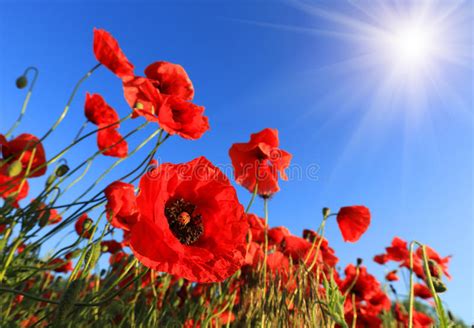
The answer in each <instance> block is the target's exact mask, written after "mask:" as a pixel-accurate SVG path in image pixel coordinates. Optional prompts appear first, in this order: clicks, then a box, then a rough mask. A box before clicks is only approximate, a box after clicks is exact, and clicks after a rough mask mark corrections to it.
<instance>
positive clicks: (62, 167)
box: [55, 164, 69, 177]
mask: <svg viewBox="0 0 474 328" xmlns="http://www.w3.org/2000/svg"><path fill="white" fill-rule="evenodd" d="M68 172H69V166H67V165H66V164H62V165H60V166H58V167H57V168H56V172H55V173H56V176H57V177H62V176H64V175H66V173H68Z"/></svg>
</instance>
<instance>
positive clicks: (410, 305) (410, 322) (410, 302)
mask: <svg viewBox="0 0 474 328" xmlns="http://www.w3.org/2000/svg"><path fill="white" fill-rule="evenodd" d="M414 245H415V242H413V241H412V242H411V243H410V293H409V296H408V328H413V310H414V305H415V295H414V290H413V247H414Z"/></svg>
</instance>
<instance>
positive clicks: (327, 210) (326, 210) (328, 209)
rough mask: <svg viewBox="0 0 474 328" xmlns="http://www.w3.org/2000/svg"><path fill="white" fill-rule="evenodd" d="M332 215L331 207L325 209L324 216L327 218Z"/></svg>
mask: <svg viewBox="0 0 474 328" xmlns="http://www.w3.org/2000/svg"><path fill="white" fill-rule="evenodd" d="M329 214H331V209H330V208H329V207H323V216H324V217H325V218H327V217H328V216H329Z"/></svg>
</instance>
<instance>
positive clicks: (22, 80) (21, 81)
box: [15, 75, 28, 89]
mask: <svg viewBox="0 0 474 328" xmlns="http://www.w3.org/2000/svg"><path fill="white" fill-rule="evenodd" d="M15 83H16V87H17V88H18V89H23V88H24V87H26V86H27V85H28V79H27V78H26V76H24V75H22V76H20V77H19V78H17V79H16V82H15Z"/></svg>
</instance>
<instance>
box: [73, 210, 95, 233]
mask: <svg viewBox="0 0 474 328" xmlns="http://www.w3.org/2000/svg"><path fill="white" fill-rule="evenodd" d="M91 225H92V220H91V219H89V217H88V216H87V214H86V213H84V214H82V215H81V216H80V217H79V219H78V220H77V221H76V223H75V224H74V229H75V230H76V232H77V234H78V235H79V236H82V237H84V238H89V237H90V236H91V231H90V229H91Z"/></svg>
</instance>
